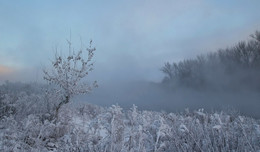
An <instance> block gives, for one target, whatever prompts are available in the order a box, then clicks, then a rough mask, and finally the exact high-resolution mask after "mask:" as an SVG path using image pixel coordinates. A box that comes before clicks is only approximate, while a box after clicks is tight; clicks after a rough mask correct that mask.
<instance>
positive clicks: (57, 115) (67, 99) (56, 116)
mask: <svg viewBox="0 0 260 152" xmlns="http://www.w3.org/2000/svg"><path fill="white" fill-rule="evenodd" d="M69 101H70V96H69V95H67V96H66V97H65V100H63V101H62V102H60V103H59V105H58V106H57V107H56V109H55V123H56V122H57V121H58V117H59V110H60V108H61V106H63V105H65V104H67V103H69Z"/></svg>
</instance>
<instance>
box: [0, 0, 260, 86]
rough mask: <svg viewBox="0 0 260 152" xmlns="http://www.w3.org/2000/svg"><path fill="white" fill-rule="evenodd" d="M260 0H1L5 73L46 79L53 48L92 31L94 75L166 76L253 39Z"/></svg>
mask: <svg viewBox="0 0 260 152" xmlns="http://www.w3.org/2000/svg"><path fill="white" fill-rule="evenodd" d="M259 6H260V1H259V0H250V1H248V0H228V1H227V0H124V1H123V0H112V1H107V0H98V1H90V0H73V1H69V0H62V1H61V0H44V1H42V0H26V1H20V0H8V1H7V0H0V81H4V80H7V79H8V80H11V81H41V80H42V69H44V68H46V67H48V66H49V65H50V63H51V60H52V59H53V56H54V53H55V48H58V50H59V51H60V52H67V51H68V49H67V43H66V39H68V38H70V37H71V41H72V44H73V47H74V48H75V49H77V48H79V47H80V44H81V42H83V43H84V44H85V45H88V42H89V40H90V39H92V40H93V45H94V46H95V47H96V49H97V51H96V53H95V57H94V60H95V70H94V71H93V73H92V75H90V79H96V80H98V81H99V82H101V83H105V82H108V81H111V80H117V81H131V80H146V81H154V82H159V81H160V80H162V79H163V74H162V73H161V72H160V68H161V67H162V66H163V65H164V63H165V62H167V61H169V62H178V61H180V60H183V59H188V58H194V57H196V56H197V55H200V54H205V53H207V52H213V51H216V50H217V49H219V48H226V47H230V46H233V45H235V44H236V43H237V42H239V41H241V40H247V39H248V38H249V35H250V34H252V33H254V32H255V31H256V30H260V9H259Z"/></svg>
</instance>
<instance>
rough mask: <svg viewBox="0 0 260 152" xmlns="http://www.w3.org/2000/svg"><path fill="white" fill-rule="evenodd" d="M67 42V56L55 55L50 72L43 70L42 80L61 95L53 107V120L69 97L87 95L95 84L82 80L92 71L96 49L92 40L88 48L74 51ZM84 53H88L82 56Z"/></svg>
mask: <svg viewBox="0 0 260 152" xmlns="http://www.w3.org/2000/svg"><path fill="white" fill-rule="evenodd" d="M67 42H68V49H69V55H68V56H62V55H61V54H58V53H56V54H55V59H54V61H52V70H51V71H47V70H44V71H43V72H44V79H45V80H47V81H48V82H49V83H50V84H55V85H57V86H58V88H59V89H58V92H61V93H62V100H61V101H60V102H59V103H58V104H57V105H56V106H55V118H57V117H58V113H59V109H60V108H61V107H62V106H63V105H64V104H67V103H69V102H70V101H71V97H73V96H74V95H78V94H87V93H89V92H90V91H91V90H92V89H93V88H94V87H97V82H96V81H94V82H93V83H92V84H88V83H86V82H85V81H84V78H85V77H86V76H88V74H89V72H90V71H92V70H93V61H92V59H93V56H94V51H95V50H96V48H93V47H92V40H91V41H90V44H89V47H87V48H85V49H83V48H82V47H81V48H80V49H79V50H78V51H75V50H74V49H72V45H71V41H67ZM84 51H86V52H87V53H88V55H87V56H84Z"/></svg>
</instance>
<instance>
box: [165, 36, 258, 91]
mask: <svg viewBox="0 0 260 152" xmlns="http://www.w3.org/2000/svg"><path fill="white" fill-rule="evenodd" d="M161 71H162V72H163V73H164V74H165V77H164V79H163V81H162V84H163V85H164V86H167V87H169V88H171V89H178V88H183V87H184V88H191V89H196V90H212V91H216V90H229V91H236V90H256V91H260V32H259V31H256V32H255V34H253V35H251V39H250V40H249V41H242V42H239V43H238V44H236V45H235V46H233V47H229V48H226V49H219V50H218V51H216V52H213V53H208V54H206V55H199V56H197V57H196V58H195V59H187V60H183V61H180V62H173V63H169V62H167V63H165V65H164V66H163V67H162V68H161Z"/></svg>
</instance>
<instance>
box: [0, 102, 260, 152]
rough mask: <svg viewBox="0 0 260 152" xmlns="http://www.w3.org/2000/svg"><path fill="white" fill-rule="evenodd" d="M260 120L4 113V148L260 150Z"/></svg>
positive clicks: (115, 111) (104, 112)
mask: <svg viewBox="0 0 260 152" xmlns="http://www.w3.org/2000/svg"><path fill="white" fill-rule="evenodd" d="M259 126H260V123H259V121H258V120H255V119H252V118H248V117H244V116H240V115H238V114H227V113H224V112H216V113H206V112H204V111H203V110H198V111H193V112H190V111H188V110H186V111H185V112H184V113H182V114H176V113H163V112H153V111H139V110H138V109H137V107H136V106H133V107H132V108H131V109H130V110H126V111H124V110H123V109H122V108H121V107H120V106H118V105H113V106H111V107H109V108H101V107H98V106H94V105H89V104H86V105H82V106H81V107H80V108H73V107H72V106H70V105H69V106H66V107H64V108H63V109H62V110H61V112H60V115H59V121H58V122H57V123H56V124H54V123H52V122H50V121H48V120H45V121H44V122H43V121H42V119H41V117H40V116H39V115H33V114H31V115H29V116H27V117H26V118H24V119H23V120H22V121H18V120H15V118H14V117H12V116H10V117H4V118H3V119H2V120H1V125H0V136H1V137H0V139H1V140H0V145H1V146H0V151H112V152H114V151H259V150H260V127H259Z"/></svg>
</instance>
